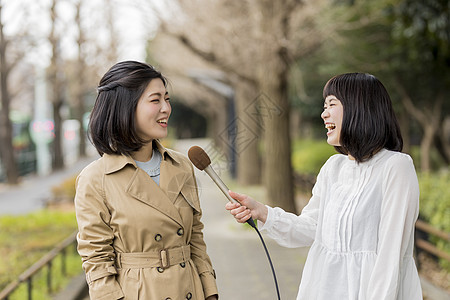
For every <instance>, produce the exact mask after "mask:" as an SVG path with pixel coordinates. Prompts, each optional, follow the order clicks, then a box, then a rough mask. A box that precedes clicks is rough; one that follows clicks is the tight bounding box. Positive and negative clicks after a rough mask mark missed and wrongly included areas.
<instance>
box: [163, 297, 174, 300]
mask: <svg viewBox="0 0 450 300" xmlns="http://www.w3.org/2000/svg"><path fill="white" fill-rule="evenodd" d="M164 300H172V298H169V297H167V298H166V299H164Z"/></svg>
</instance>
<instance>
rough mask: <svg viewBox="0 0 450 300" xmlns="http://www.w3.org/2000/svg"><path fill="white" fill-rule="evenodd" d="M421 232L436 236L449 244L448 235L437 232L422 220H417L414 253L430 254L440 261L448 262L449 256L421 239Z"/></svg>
mask: <svg viewBox="0 0 450 300" xmlns="http://www.w3.org/2000/svg"><path fill="white" fill-rule="evenodd" d="M421 232H425V233H427V234H429V235H433V236H436V237H438V238H440V239H442V240H444V241H447V242H450V233H449V232H444V231H442V230H439V229H437V228H435V227H433V226H431V225H430V224H428V223H426V222H424V221H422V220H417V222H416V238H415V240H416V253H417V252H418V251H425V252H427V253H429V254H432V255H434V256H437V257H439V258H441V259H445V260H448V261H450V254H449V253H447V252H445V251H443V250H440V249H438V248H437V247H436V246H435V245H433V244H432V243H430V242H429V241H428V240H427V239H424V238H422V237H423V234H421Z"/></svg>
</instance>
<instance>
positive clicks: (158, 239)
mask: <svg viewBox="0 0 450 300" xmlns="http://www.w3.org/2000/svg"><path fill="white" fill-rule="evenodd" d="M161 239H162V235H160V234H159V233H158V234H157V235H155V241H157V242H159V241H160V240H161Z"/></svg>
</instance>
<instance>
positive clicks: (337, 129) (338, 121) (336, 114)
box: [320, 95, 344, 146]
mask: <svg viewBox="0 0 450 300" xmlns="http://www.w3.org/2000/svg"><path fill="white" fill-rule="evenodd" d="M320 116H321V117H322V119H323V121H324V123H325V128H326V129H327V130H328V132H327V137H328V138H327V143H328V144H330V145H331V146H341V144H340V136H341V129H342V118H343V116H344V107H343V106H342V103H341V101H339V100H338V99H337V98H336V97H335V96H333V95H329V96H327V97H326V98H325V102H324V105H323V112H322V114H321V115H320Z"/></svg>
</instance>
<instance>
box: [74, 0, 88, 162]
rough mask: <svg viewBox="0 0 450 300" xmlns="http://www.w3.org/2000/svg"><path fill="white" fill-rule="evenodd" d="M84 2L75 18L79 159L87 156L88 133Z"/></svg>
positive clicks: (79, 4)
mask: <svg viewBox="0 0 450 300" xmlns="http://www.w3.org/2000/svg"><path fill="white" fill-rule="evenodd" d="M82 3H83V2H82V1H79V2H78V3H77V4H76V11H77V12H76V16H75V22H76V23H77V27H78V40H77V44H78V63H77V67H76V70H77V71H76V73H77V77H76V80H77V84H76V91H75V97H76V99H75V118H76V119H77V120H78V122H79V123H80V128H79V131H78V135H79V138H80V142H79V144H78V155H79V157H85V156H86V132H85V130H84V126H83V123H84V122H83V116H84V113H85V107H84V88H85V80H84V76H83V75H84V72H85V70H87V68H86V66H85V62H84V53H83V45H84V44H85V38H84V31H83V27H82V26H81V7H82Z"/></svg>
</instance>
